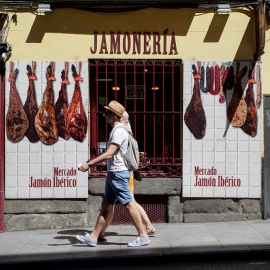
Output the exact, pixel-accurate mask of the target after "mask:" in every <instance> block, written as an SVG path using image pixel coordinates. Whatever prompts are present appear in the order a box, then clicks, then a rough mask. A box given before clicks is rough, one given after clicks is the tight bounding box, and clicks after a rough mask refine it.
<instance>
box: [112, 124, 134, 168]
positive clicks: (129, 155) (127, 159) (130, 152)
mask: <svg viewBox="0 0 270 270" xmlns="http://www.w3.org/2000/svg"><path fill="white" fill-rule="evenodd" d="M117 128H123V129H124V130H125V131H126V132H127V133H128V148H127V152H126V153H125V154H123V153H122V151H121V150H120V149H119V153H120V154H121V156H122V158H123V160H124V163H125V165H126V167H127V169H128V170H129V171H137V170H138V168H139V146H138V142H137V141H136V140H135V139H134V138H133V136H132V135H131V134H130V133H129V132H128V131H127V130H126V129H125V127H123V126H122V125H118V126H116V128H115V129H117Z"/></svg>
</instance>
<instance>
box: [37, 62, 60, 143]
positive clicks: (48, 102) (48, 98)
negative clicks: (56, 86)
mask: <svg viewBox="0 0 270 270" xmlns="http://www.w3.org/2000/svg"><path fill="white" fill-rule="evenodd" d="M53 70H54V62H51V65H50V66H49V67H48V68H47V74H46V77H47V88H46V90H45V92H44V96H43V102H42V104H41V106H40V108H39V110H38V113H37V115H36V117H35V128H36V131H37V133H38V136H39V138H40V139H41V141H42V142H43V143H44V144H47V145H51V144H53V143H55V142H56V141H57V140H58V126H57V121H56V117H55V110H54V92H53V89H52V81H54V80H55V78H54V76H53Z"/></svg>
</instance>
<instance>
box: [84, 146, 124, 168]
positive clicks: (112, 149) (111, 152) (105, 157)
mask: <svg viewBox="0 0 270 270" xmlns="http://www.w3.org/2000/svg"><path fill="white" fill-rule="evenodd" d="M118 148H119V146H118V145H117V144H114V143H112V144H110V146H109V148H108V150H107V151H106V152H105V153H103V154H102V155H100V156H98V157H96V158H94V159H92V160H91V161H90V162H91V165H92V166H94V165H97V164H99V163H101V162H104V161H106V160H108V159H110V158H111V157H112V156H113V155H114V154H115V153H116V151H117V150H118ZM88 162H89V161H87V162H85V163H83V164H82V165H81V166H80V167H79V170H80V171H82V172H85V171H87V170H88V169H89V166H88Z"/></svg>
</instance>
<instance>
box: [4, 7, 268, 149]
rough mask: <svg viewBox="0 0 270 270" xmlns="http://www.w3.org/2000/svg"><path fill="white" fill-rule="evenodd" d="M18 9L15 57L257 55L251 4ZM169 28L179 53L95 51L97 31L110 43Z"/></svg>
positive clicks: (235, 57)
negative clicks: (222, 10)
mask: <svg viewBox="0 0 270 270" xmlns="http://www.w3.org/2000/svg"><path fill="white" fill-rule="evenodd" d="M17 15H18V23H17V24H15V23H13V22H12V23H11V25H10V31H9V35H8V39H7V41H8V43H10V44H11V45H12V48H13V51H12V57H11V58H10V59H9V60H11V61H33V60H34V61H51V60H54V61H86V60H87V59H89V58H139V59H144V58H177V59H182V60H183V61H191V60H201V61H224V60H226V61H233V60H253V57H254V53H255V51H256V46H255V20H254V10H253V9H252V8H249V7H247V8H239V9H233V12H232V13H230V14H229V15H216V14H215V10H214V9H208V10H202V9H201V10H198V9H154V8H148V9H142V10H139V11H135V12H126V13H123V14H99V13H93V12H88V11H82V10H77V9H55V10H53V12H52V13H48V14H46V15H44V16H37V15H36V14H35V13H34V12H33V10H23V12H20V11H19V12H18V14H17ZM11 16H12V14H10V17H11ZM166 29H168V35H171V34H172V32H174V33H175V35H176V42H177V49H178V54H177V55H162V54H161V55H158V54H156V55H153V54H150V55H145V54H142V53H141V54H140V55H138V54H137V55H134V54H132V50H131V53H129V54H124V53H122V54H121V55H117V54H99V53H96V54H94V55H93V54H91V52H90V47H91V46H93V43H94V36H93V34H94V32H96V31H97V32H98V33H99V39H98V43H100V40H101V35H102V33H103V32H105V33H106V35H107V37H108V38H107V42H108V47H109V36H110V32H114V33H117V32H121V33H122V34H124V33H125V32H129V33H130V34H132V33H133V32H151V33H153V32H159V33H160V34H162V33H163V32H164V31H165V30H166ZM266 30H267V31H266V47H265V54H264V55H263V56H262V91H263V93H270V87H268V85H269V80H270V76H268V73H269V71H270V50H269V49H270V48H269V47H270V46H269V39H270V30H269V27H268V26H267V27H266ZM161 43H162V42H161ZM142 47H143V44H142ZM262 128H263V127H262ZM262 134H263V132H262ZM262 136H263V135H262ZM262 140H263V137H262ZM262 150H263V143H262ZM262 153H263V151H262Z"/></svg>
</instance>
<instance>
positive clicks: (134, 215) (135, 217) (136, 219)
mask: <svg viewBox="0 0 270 270" xmlns="http://www.w3.org/2000/svg"><path fill="white" fill-rule="evenodd" d="M125 207H126V209H127V211H128V212H129V214H130V217H131V219H132V221H133V223H134V225H135V227H136V229H137V231H138V235H139V236H141V237H146V236H147V233H146V231H145V229H144V227H143V223H142V218H141V215H140V212H139V210H138V209H137V207H136V206H135V203H134V202H129V203H127V204H126V205H125Z"/></svg>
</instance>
